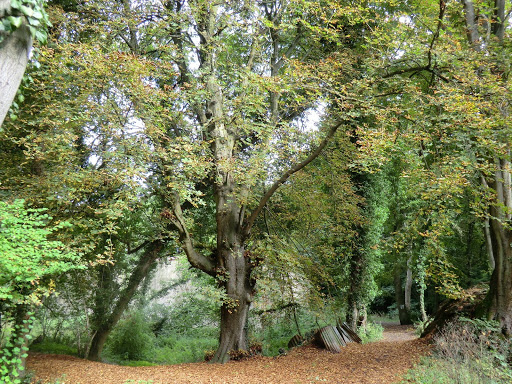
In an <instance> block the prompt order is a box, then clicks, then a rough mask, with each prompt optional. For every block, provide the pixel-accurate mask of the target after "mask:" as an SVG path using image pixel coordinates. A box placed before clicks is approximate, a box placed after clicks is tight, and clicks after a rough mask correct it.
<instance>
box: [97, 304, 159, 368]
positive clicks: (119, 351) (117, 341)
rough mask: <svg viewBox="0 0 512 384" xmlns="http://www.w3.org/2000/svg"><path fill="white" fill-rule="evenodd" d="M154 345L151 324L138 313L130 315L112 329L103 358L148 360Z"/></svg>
mask: <svg viewBox="0 0 512 384" xmlns="http://www.w3.org/2000/svg"><path fill="white" fill-rule="evenodd" d="M154 344H155V336H154V335H153V333H152V331H151V324H150V323H149V322H148V321H146V319H144V316H143V315H142V314H140V313H138V312H135V313H131V314H130V315H128V316H127V317H126V318H125V319H123V320H121V321H120V322H119V324H118V325H117V326H116V327H115V328H114V330H113V331H112V334H111V335H110V338H109V340H108V342H107V345H106V348H105V352H106V353H105V357H107V358H110V359H114V360H148V359H149V358H151V350H152V348H153V346H154Z"/></svg>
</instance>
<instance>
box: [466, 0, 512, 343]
mask: <svg viewBox="0 0 512 384" xmlns="http://www.w3.org/2000/svg"><path fill="white" fill-rule="evenodd" d="M462 3H463V6H464V15H465V22H466V31H467V38H468V41H469V43H470V46H471V48H472V49H473V50H474V51H476V52H484V51H486V50H493V52H488V54H487V56H489V55H491V56H496V57H498V56H497V51H499V50H501V49H503V47H504V39H505V29H506V23H507V22H508V20H509V19H510V18H509V15H510V14H508V15H506V10H505V5H506V1H505V0H495V1H494V4H493V7H492V8H491V9H490V13H491V15H490V17H486V16H485V10H484V12H478V9H476V8H475V3H474V2H473V1H472V0H463V1H462ZM478 6H480V4H478ZM480 13H481V14H483V15H484V16H481V15H480ZM481 23H484V24H482V25H486V26H487V27H488V28H487V31H486V34H484V33H482V32H481V31H480V30H479V27H480V25H481ZM491 39H492V40H491ZM484 53H485V52H484ZM491 65H492V66H493V68H492V71H493V72H494V73H496V74H499V73H503V72H506V69H505V68H504V65H507V64H506V63H503V62H500V61H499V59H497V60H496V61H494V62H492V63H491ZM498 78H499V81H503V77H502V76H499V77H498ZM497 102H498V103H500V104H501V105H498V106H497V108H496V110H497V111H499V112H498V113H499V115H500V116H499V118H501V120H502V123H501V124H503V126H502V127H500V128H501V129H505V128H508V126H507V124H508V121H509V102H508V101H507V100H499V101H497ZM497 137H498V136H497ZM509 139H510V137H509V136H505V140H503V139H501V140H502V141H501V142H498V143H497V145H498V146H500V147H501V148H500V150H499V153H491V154H487V156H489V158H490V159H491V160H490V162H491V164H492V165H491V167H492V169H493V170H494V174H493V175H490V174H487V176H486V177H482V179H481V180H482V184H483V187H484V189H485V190H486V191H487V192H489V193H490V194H491V195H493V196H494V201H493V202H492V203H491V207H490V208H489V217H488V218H487V219H486V223H485V224H486V226H485V235H486V240H487V241H486V244H487V250H488V254H489V260H490V265H491V267H493V271H492V275H491V280H490V287H489V293H488V296H487V300H486V305H487V308H486V310H487V315H488V318H489V319H496V320H498V321H499V322H500V324H501V327H502V330H503V333H504V334H505V335H507V336H511V335H512V227H511V223H512V221H511V220H512V181H511V179H512V178H511V172H512V170H511V168H510V165H511V163H510V161H511V151H510V141H509ZM498 140H500V139H498ZM503 148H504V150H503Z"/></svg>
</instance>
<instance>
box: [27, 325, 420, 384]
mask: <svg viewBox="0 0 512 384" xmlns="http://www.w3.org/2000/svg"><path fill="white" fill-rule="evenodd" d="M383 325H384V327H385V332H384V339H383V340H382V341H378V342H375V343H369V344H364V345H361V344H356V343H351V344H349V345H348V346H346V347H345V348H343V350H342V352H341V353H338V354H334V353H330V352H327V351H325V350H321V349H318V348H315V347H313V346H304V347H299V348H296V349H294V350H292V351H291V352H289V353H288V354H287V355H284V356H279V357H274V358H272V357H263V356H258V357H254V358H251V359H248V360H245V361H233V362H229V363H227V364H223V365H217V364H215V365H214V364H207V363H191V364H179V365H167V366H155V367H122V366H117V365H109V364H103V363H96V362H90V361H87V360H83V359H79V358H76V357H71V356H65V355H47V354H31V355H30V356H29V358H28V362H27V366H28V369H29V370H33V371H35V372H36V378H37V379H40V380H42V381H41V382H42V383H48V382H54V381H52V380H55V379H60V381H59V383H60V384H124V383H127V382H128V383H130V384H138V383H139V381H140V380H142V381H144V382H149V383H151V384H175V383H176V384H186V383H187V384H188V383H198V384H199V383H200V384H203V383H213V384H224V383H225V384H238V383H239V384H242V383H243V384H249V383H251V384H253V383H254V384H256V383H258V384H294V383H320V382H323V383H333V384H360V383H361V384H363V383H364V384H387V383H396V382H399V381H400V378H401V376H402V375H403V374H405V373H406V372H407V370H408V369H409V368H411V367H412V366H413V364H414V363H415V362H417V361H418V360H419V358H420V356H422V355H425V354H427V353H428V351H429V346H428V345H427V344H426V343H425V341H423V340H419V339H418V338H417V337H416V335H415V334H414V333H413V331H412V329H410V328H409V327H407V326H399V325H392V324H383Z"/></svg>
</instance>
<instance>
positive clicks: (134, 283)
mask: <svg viewBox="0 0 512 384" xmlns="http://www.w3.org/2000/svg"><path fill="white" fill-rule="evenodd" d="M163 247H164V243H163V242H162V241H161V240H155V241H153V242H151V243H149V244H148V245H147V246H146V250H145V252H144V254H143V255H141V257H140V259H139V262H138V264H137V265H136V267H135V268H134V270H133V271H132V273H131V275H130V279H129V280H128V285H127V286H126V288H125V289H124V290H123V291H122V292H121V294H120V295H119V297H118V299H117V303H116V305H115V307H114V308H113V309H112V312H111V313H110V315H109V314H108V313H104V312H100V313H98V312H99V311H102V310H104V309H105V308H108V303H101V300H102V298H100V300H99V304H98V305H97V307H96V308H95V310H96V312H97V313H95V316H94V319H95V322H96V324H95V326H94V328H96V329H95V333H94V335H93V337H92V340H91V346H90V348H89V353H88V355H87V359H88V360H91V361H100V360H101V352H102V351H103V347H104V345H105V342H106V341H107V337H108V335H110V332H112V329H113V328H114V327H115V326H116V324H117V323H118V321H119V319H120V318H121V316H122V314H123V313H124V311H125V310H126V308H127V307H128V304H129V303H130V301H131V299H132V298H133V295H135V292H137V288H138V287H139V285H140V283H141V282H142V280H143V279H144V278H145V277H146V276H147V274H148V273H149V271H150V269H151V266H152V265H153V263H154V262H155V260H156V259H157V258H158V256H159V254H160V251H161V250H162V249H163Z"/></svg>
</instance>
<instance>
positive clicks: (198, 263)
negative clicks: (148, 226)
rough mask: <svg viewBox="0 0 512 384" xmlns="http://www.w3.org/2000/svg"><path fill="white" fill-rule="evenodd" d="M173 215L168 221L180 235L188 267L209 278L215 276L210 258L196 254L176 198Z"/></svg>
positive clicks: (213, 265)
mask: <svg viewBox="0 0 512 384" xmlns="http://www.w3.org/2000/svg"><path fill="white" fill-rule="evenodd" d="M173 213H174V215H173V217H171V218H170V220H171V222H172V223H173V224H174V226H175V227H176V229H177V230H178V233H179V234H180V242H181V247H182V248H183V251H185V254H186V255H187V259H188V261H189V263H190V265H192V266H193V267H194V268H197V269H199V270H201V271H203V272H205V273H207V274H208V275H210V276H215V274H216V272H215V264H214V262H213V261H212V260H211V259H210V258H208V257H206V256H204V255H202V254H201V253H199V252H197V250H196V249H195V247H194V243H193V241H192V238H191V237H190V234H189V232H188V230H187V227H186V225H185V220H184V218H183V211H182V210H181V205H180V203H179V201H178V197H177V196H176V197H175V200H174V206H173Z"/></svg>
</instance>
